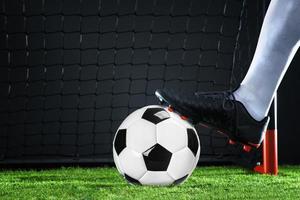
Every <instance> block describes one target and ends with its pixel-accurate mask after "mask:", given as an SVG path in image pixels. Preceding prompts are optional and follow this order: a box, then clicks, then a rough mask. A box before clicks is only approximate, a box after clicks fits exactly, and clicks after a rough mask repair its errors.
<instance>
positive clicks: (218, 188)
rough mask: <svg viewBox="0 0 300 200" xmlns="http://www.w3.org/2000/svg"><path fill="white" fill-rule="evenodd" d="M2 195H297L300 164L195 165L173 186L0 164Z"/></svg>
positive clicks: (95, 171)
mask: <svg viewBox="0 0 300 200" xmlns="http://www.w3.org/2000/svg"><path fill="white" fill-rule="evenodd" d="M0 199H64V200H67V199H101V200H103V199H122V200H126V199H128V200H129V199H130V200H132V199H147V200H154V199H174V200H175V199H176V200H177V199H239V200H240V199H300V166H281V167H280V173H279V175H278V176H269V175H259V174H255V173H252V172H249V171H246V170H243V169H241V168H238V167H199V168H197V169H196V170H195V171H194V172H193V175H192V176H191V177H190V178H189V179H188V180H187V181H186V182H185V183H184V184H182V185H180V186H174V187H150V186H147V187H146V186H134V185H129V184H127V183H126V182H125V181H124V180H123V178H122V177H121V176H120V175H119V174H118V172H117V170H116V169H115V168H61V169H55V170H43V171H34V170H31V171H5V170H3V171H0Z"/></svg>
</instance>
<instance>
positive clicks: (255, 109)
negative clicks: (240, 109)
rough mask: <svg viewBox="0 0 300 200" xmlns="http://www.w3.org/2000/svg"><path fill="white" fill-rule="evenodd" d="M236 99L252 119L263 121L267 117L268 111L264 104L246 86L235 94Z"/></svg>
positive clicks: (241, 87)
mask: <svg viewBox="0 0 300 200" xmlns="http://www.w3.org/2000/svg"><path fill="white" fill-rule="evenodd" d="M233 96H234V98H235V99H236V100H237V101H239V102H241V103H242V104H243V105H244V106H245V108H246V110H247V111H248V113H249V114H250V116H251V117H253V118H254V119H255V120H257V121H261V120H263V119H264V118H265V117H266V114H267V111H266V109H267V108H265V106H264V104H263V103H261V101H260V99H259V98H258V96H257V95H256V94H254V93H253V92H251V90H249V89H248V88H246V87H245V86H242V85H241V86H240V87H239V88H238V89H237V90H236V91H234V93H233Z"/></svg>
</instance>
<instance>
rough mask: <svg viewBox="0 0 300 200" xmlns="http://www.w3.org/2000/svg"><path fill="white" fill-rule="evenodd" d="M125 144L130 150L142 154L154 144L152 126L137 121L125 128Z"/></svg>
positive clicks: (154, 137) (154, 131)
mask: <svg viewBox="0 0 300 200" xmlns="http://www.w3.org/2000/svg"><path fill="white" fill-rule="evenodd" d="M126 144H127V147H129V148H130V149H132V150H134V151H136V152H138V153H142V152H144V151H146V150H147V149H149V148H150V147H152V146H153V145H155V144H156V127H155V125H154V124H152V123H150V122H148V121H146V120H144V119H139V120H138V121H136V122H134V123H132V124H131V125H130V126H129V127H128V128H127V135H126Z"/></svg>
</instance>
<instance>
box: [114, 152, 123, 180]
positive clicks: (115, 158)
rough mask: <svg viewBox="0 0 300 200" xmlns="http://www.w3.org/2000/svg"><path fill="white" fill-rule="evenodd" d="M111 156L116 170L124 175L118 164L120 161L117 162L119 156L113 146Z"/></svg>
mask: <svg viewBox="0 0 300 200" xmlns="http://www.w3.org/2000/svg"><path fill="white" fill-rule="evenodd" d="M113 158H114V162H115V165H116V167H117V170H118V171H119V173H120V174H122V175H124V172H123V169H122V166H121V165H120V162H119V156H118V155H117V152H116V150H115V148H113Z"/></svg>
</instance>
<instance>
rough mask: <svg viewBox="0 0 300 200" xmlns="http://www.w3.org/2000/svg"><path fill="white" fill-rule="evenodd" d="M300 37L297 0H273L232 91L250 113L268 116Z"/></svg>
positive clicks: (257, 116)
mask: <svg viewBox="0 0 300 200" xmlns="http://www.w3.org/2000/svg"><path fill="white" fill-rule="evenodd" d="M299 39H300V1H299V0H272V1H271V3H270V6H269V8H268V11H267V13H266V17H265V19H264V22H263V26H262V29H261V32H260V36H259V40H258V43H257V47H256V51H255V54H254V57H253V60H252V62H251V65H250V68H249V70H248V72H247V74H246V76H245V78H244V80H243V81H242V83H241V86H240V87H239V88H238V89H237V90H236V91H235V92H234V96H235V98H236V99H237V100H238V101H240V102H241V103H243V105H244V106H245V107H246V109H247V110H248V112H249V113H250V115H251V116H252V117H253V118H254V119H256V120H258V121H260V120H262V119H263V118H264V117H265V116H267V114H268V111H269V109H270V106H271V103H272V100H273V97H274V94H275V93H276V90H277V89H278V86H279V84H280V82H281V80H282V78H283V76H284V74H285V72H286V70H287V69H288V66H289V65H290V62H291V60H292V58H293V57H294V55H295V53H296V51H297V49H298V47H299V44H300V43H299Z"/></svg>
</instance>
